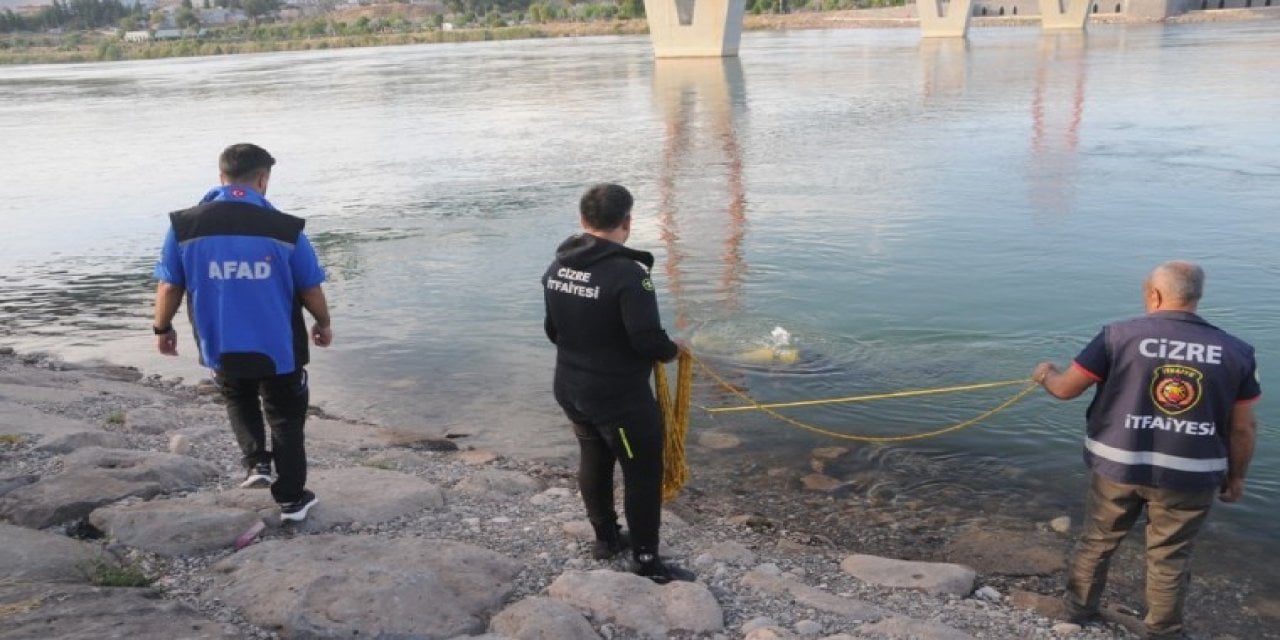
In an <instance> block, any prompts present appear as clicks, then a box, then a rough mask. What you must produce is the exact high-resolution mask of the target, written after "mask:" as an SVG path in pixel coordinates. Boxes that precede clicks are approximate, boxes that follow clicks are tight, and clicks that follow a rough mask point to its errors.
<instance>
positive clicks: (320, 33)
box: [0, 0, 905, 64]
mask: <svg viewBox="0 0 1280 640" xmlns="http://www.w3.org/2000/svg"><path fill="white" fill-rule="evenodd" d="M123 1H124V2H130V1H131V2H133V4H132V6H130V7H128V8H126V6H125V5H124V4H123V2H122V0H57V1H56V2H55V3H54V4H53V5H51V6H50V7H46V8H44V9H42V10H40V11H39V12H38V13H36V14H32V15H28V16H19V15H16V14H14V13H13V12H12V11H9V10H5V11H4V12H0V64H27V63H62V62H95V61H115V60H146V59H154V58H170V57H186V56H207V55H226V54H236V53H262V52H270V51H305V50H312V49H339V48H348V47H368V46H379V45H403V44H427V43H442V42H472V41H483V40H515V39H525V38H544V37H555V36H561V35H603V34H621V33H644V32H645V31H646V29H647V26H646V25H645V23H644V22H643V17H644V2H643V0H588V1H587V2H580V3H574V2H573V1H572V0H445V3H444V4H445V7H446V10H447V11H448V13H446V14H440V13H432V12H429V11H425V10H423V9H422V8H420V7H417V6H407V5H405V4H404V3H403V2H402V1H400V0H398V2H399V3H393V4H390V5H374V6H371V7H366V8H362V9H355V10H352V11H351V12H330V13H327V14H325V15H320V16H313V17H309V18H301V19H297V20H292V21H284V20H282V19H281V17H280V15H281V12H279V11H278V7H279V2H280V0H181V4H180V5H178V6H177V7H176V8H171V15H166V14H165V13H163V12H161V11H154V12H152V13H151V14H145V12H144V10H143V9H142V8H141V6H140V5H139V4H137V0H123ZM193 2H195V3H198V6H199V7H200V9H201V10H202V9H207V8H210V7H212V6H214V5H216V6H219V7H226V8H231V9H239V10H241V11H244V12H245V14H246V15H247V17H248V20H247V21H245V22H242V23H240V24H234V25H227V26H216V27H214V26H209V25H206V27H207V28H201V25H200V23H199V19H200V13H199V10H197V8H196V6H197V5H193ZM904 2H905V0H748V3H747V8H748V10H749V11H750V12H751V13H753V14H766V13H767V14H786V13H793V12H797V13H798V12H811V11H825V10H835V9H851V8H862V7H878V6H890V5H900V4H903V3H904ZM352 12H355V13H359V14H361V15H358V16H354V17H353V16H352V15H351V13H352ZM243 18H244V17H243V16H242V19H243ZM175 25H176V26H177V27H180V28H181V29H183V30H185V31H184V33H185V34H186V35H185V36H184V37H182V38H181V39H173V40H163V41H154V40H153V41H145V42H130V41H125V40H124V38H123V35H124V33H125V32H126V31H136V30H139V29H141V28H143V27H145V26H150V27H152V28H168V29H173V28H174V27H175ZM103 27H106V28H103ZM88 29H98V30H97V31H93V30H88ZM50 30H52V31H50ZM59 30H62V31H61V32H59ZM68 30H71V32H67V31H68Z"/></svg>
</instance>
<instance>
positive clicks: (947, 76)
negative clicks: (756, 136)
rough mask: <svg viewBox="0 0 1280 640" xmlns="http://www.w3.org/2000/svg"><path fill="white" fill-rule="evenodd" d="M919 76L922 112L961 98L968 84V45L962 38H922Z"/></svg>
mask: <svg viewBox="0 0 1280 640" xmlns="http://www.w3.org/2000/svg"><path fill="white" fill-rule="evenodd" d="M920 76H921V79H922V82H923V84H924V88H923V94H924V104H925V107H926V108H928V107H929V106H931V104H932V103H934V102H939V101H950V100H954V99H956V98H959V97H961V96H963V95H964V92H965V89H966V88H967V86H968V82H969V41H968V40H967V39H964V38H922V39H921V40H920Z"/></svg>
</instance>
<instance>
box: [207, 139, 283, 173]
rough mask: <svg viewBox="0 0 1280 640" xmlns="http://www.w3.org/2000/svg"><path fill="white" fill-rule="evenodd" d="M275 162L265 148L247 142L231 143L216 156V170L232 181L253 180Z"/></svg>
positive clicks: (268, 169)
mask: <svg viewBox="0 0 1280 640" xmlns="http://www.w3.org/2000/svg"><path fill="white" fill-rule="evenodd" d="M275 164H276V159H275V158H272V157H271V154H269V153H267V150H266V149H263V148H262V147H259V146H258V145H256V144H249V143H247V142H242V143H240V144H233V145H231V146H229V147H227V148H226V149H223V150H222V155H220V156H218V171H220V172H221V173H222V175H224V176H226V177H227V179H229V180H231V181H232V182H253V181H254V180H257V179H258V177H259V176H261V175H262V174H264V173H267V172H268V171H271V167H273V166H275Z"/></svg>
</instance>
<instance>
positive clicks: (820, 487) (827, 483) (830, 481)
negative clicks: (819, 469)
mask: <svg viewBox="0 0 1280 640" xmlns="http://www.w3.org/2000/svg"><path fill="white" fill-rule="evenodd" d="M800 482H801V483H802V484H803V485H804V488H805V489H808V490H809V491H831V490H833V489H835V488H836V487H839V486H840V481H839V480H836V479H835V478H832V477H831V476H827V475H823V474H821V473H811V474H809V475H807V476H805V477H803V478H800Z"/></svg>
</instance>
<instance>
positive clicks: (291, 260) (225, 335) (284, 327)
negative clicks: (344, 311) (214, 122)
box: [154, 144, 333, 521]
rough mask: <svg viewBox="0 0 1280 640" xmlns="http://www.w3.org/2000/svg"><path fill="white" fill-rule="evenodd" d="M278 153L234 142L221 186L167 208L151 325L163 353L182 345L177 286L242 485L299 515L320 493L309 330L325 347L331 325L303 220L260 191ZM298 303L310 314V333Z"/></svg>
mask: <svg viewBox="0 0 1280 640" xmlns="http://www.w3.org/2000/svg"><path fill="white" fill-rule="evenodd" d="M275 162H276V161H275V159H274V158H272V157H271V155H270V154H268V153H267V152H266V150H265V149H263V148H261V147H258V146H256V145H252V144H235V145H231V146H230V147H227V148H226V150H224V151H223V152H222V156H221V157H220V158H219V160H218V168H219V173H220V178H221V182H222V186H220V187H217V188H215V189H213V190H211V191H209V193H207V194H205V196H204V197H203V198H201V200H200V204H198V205H196V206H195V207H192V208H190V209H186V210H183V211H177V212H174V213H172V214H170V216H169V218H170V222H171V227H170V229H169V233H168V235H167V236H166V237H165V241H164V249H163V251H162V254H161V257H160V262H159V264H157V265H156V269H155V277H156V279H157V280H159V281H160V282H159V285H158V286H157V288H156V308H155V327H154V330H155V334H156V345H157V347H158V348H159V350H160V353H162V354H165V355H170V356H176V355H178V334H177V332H176V331H174V329H173V324H172V322H173V317H174V314H176V313H177V311H178V307H179V306H180V305H181V304H182V298H183V295H184V294H185V295H186V297H187V298H188V300H189V303H188V306H189V315H190V316H191V324H192V328H193V329H194V330H195V334H196V344H197V345H198V346H199V350H200V362H201V364H203V365H205V366H207V367H209V368H210V369H213V371H214V381H215V382H216V383H217V385H218V388H219V390H220V391H221V393H222V397H223V398H224V399H225V400H226V404H227V415H228V417H229V418H230V421H231V429H232V431H234V432H235V436H236V441H237V442H238V443H239V445H240V451H241V452H242V453H243V454H244V458H243V460H242V463H243V465H244V467H245V471H246V477H245V480H244V482H243V483H241V485H240V486H242V487H246V488H261V487H266V486H268V485H269V486H270V487H271V495H272V497H273V498H275V500H276V502H277V503H279V504H280V512H281V516H280V517H281V518H282V519H284V520H293V521H300V520H304V519H306V517H307V511H308V510H310V509H311V507H312V506H314V505H315V504H316V496H315V494H314V493H312V492H311V491H308V490H307V488H306V484H307V454H306V449H305V447H304V440H303V427H304V425H305V424H306V419H307V403H308V401H309V399H310V391H309V389H308V387H307V372H306V370H305V369H303V367H304V366H305V365H306V364H307V360H308V357H309V354H308V347H307V340H308V337H310V340H311V341H312V342H314V343H315V344H316V346H319V347H327V346H329V344H330V343H331V342H332V341H333V331H332V330H331V329H330V328H329V308H328V304H327V303H326V302H325V296H324V289H323V288H321V286H320V285H321V283H323V282H324V280H325V273H324V269H322V268H321V267H320V263H319V261H318V260H317V259H316V253H315V250H314V249H312V247H311V243H310V242H309V241H308V240H307V236H306V234H305V233H303V232H302V228H303V226H304V225H305V222H304V221H303V220H302V219H301V218H295V217H293V216H290V215H287V214H284V213H281V212H280V211H277V210H276V208H275V207H273V206H271V203H270V202H267V199H266V194H267V182H268V181H269V180H270V179H271V167H272V166H274V165H275ZM303 308H306V310H307V311H308V312H309V313H310V314H311V316H312V317H313V318H314V319H315V324H314V325H313V326H312V327H311V331H310V335H309V336H308V332H307V328H306V324H305V323H304V322H303V318H302V309H303ZM264 413H265V415H266V425H270V427H271V450H270V451H268V450H267V446H266V425H264V423H263V414H264ZM272 462H274V463H275V472H276V474H278V475H277V478H276V480H275V482H272V480H271V471H272V469H271V466H272Z"/></svg>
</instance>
